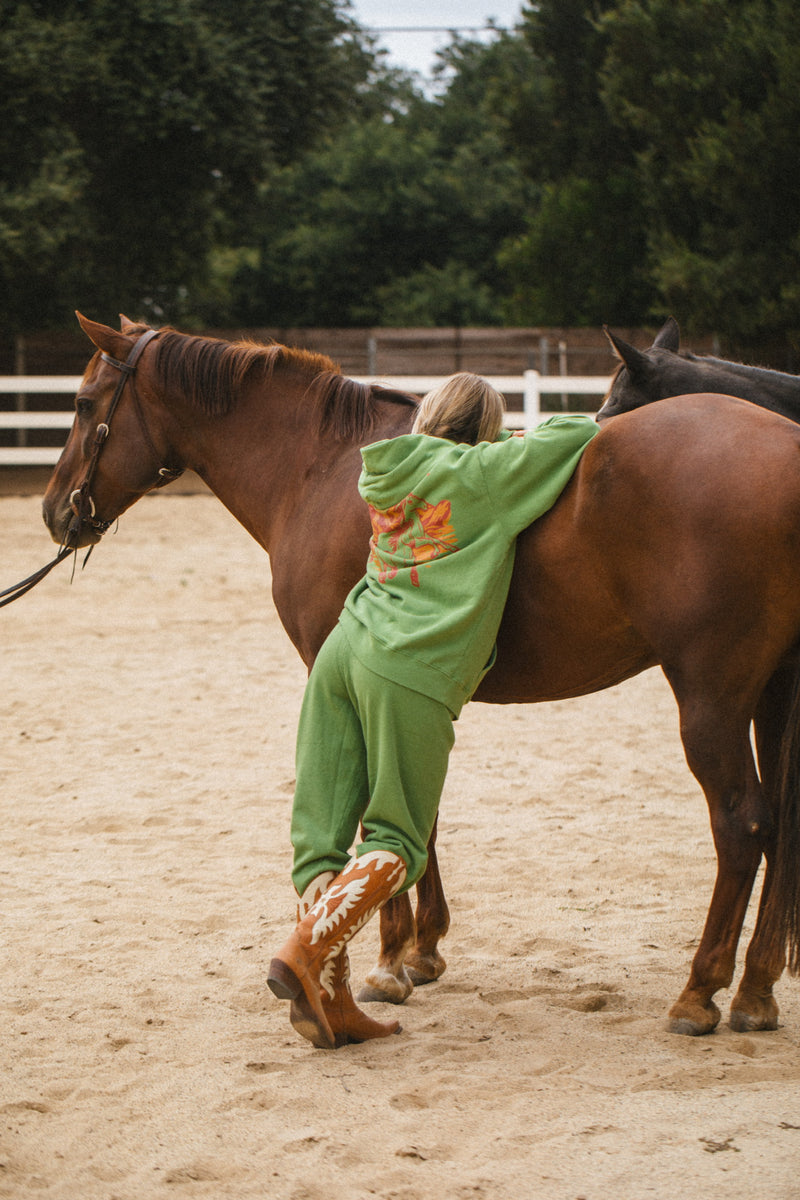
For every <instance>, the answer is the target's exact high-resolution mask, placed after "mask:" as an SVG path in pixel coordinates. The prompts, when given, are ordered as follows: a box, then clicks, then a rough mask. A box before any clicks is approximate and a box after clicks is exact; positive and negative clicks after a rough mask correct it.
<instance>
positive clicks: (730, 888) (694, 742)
mask: <svg viewBox="0 0 800 1200" xmlns="http://www.w3.org/2000/svg"><path fill="white" fill-rule="evenodd" d="M718 694H719V693H718ZM676 696H677V697H678V703H679V706H680V710H681V737H682V739H683V744H684V748H685V750H686V758H687V761H688V763H689V766H690V768H691V770H692V772H693V774H694V775H695V778H696V779H697V780H698V782H699V783H700V785H701V787H702V788H703V791H704V792H705V795H706V800H707V801H708V806H709V813H710V816H711V828H712V832H713V835H714V845H715V848H716V851H717V878H716V882H715V885H714V892H713V895H712V897H711V904H710V907H709V910H708V916H707V918H706V923H705V928H704V929H703V935H702V937H701V939H700V945H699V947H698V949H697V953H696V954H695V956H694V960H693V962H692V968H691V973H690V976H689V981H688V983H687V985H686V987H685V988H684V990H683V992H682V993H681V995H680V996H679V997H678V999H677V1001H676V1002H675V1004H674V1005H673V1006H672V1008H671V1009H670V1028H671V1029H672V1030H673V1031H674V1032H676V1033H686V1034H693V1035H695V1034H703V1033H710V1032H711V1031H712V1030H713V1029H715V1028H716V1026H717V1024H718V1022H719V1019H720V1013H719V1009H718V1008H717V1006H716V1004H715V1003H714V1001H713V996H714V994H715V992H717V991H718V990H719V989H720V988H725V987H728V986H729V985H730V982H731V980H732V978H733V971H734V966H735V962H736V947H737V945H738V942H739V936H740V934H741V930H742V924H743V922H744V917H745V913H746V911H747V905H748V902H749V900H750V893H751V891H752V889H753V883H754V881H755V877H756V872H757V871H758V866H759V863H760V861H761V855H762V851H763V848H764V845H765V831H766V830H768V828H769V825H770V814H769V811H768V809H767V806H766V804H765V801H764V797H763V795H762V791H761V785H760V782H759V780H758V776H757V773H756V769H755V763H754V762H753V756H752V751H751V748H750V739H749V719H748V718H746V717H745V716H743V715H742V714H741V712H740V713H738V714H737V713H731V712H728V713H727V714H726V713H723V712H722V711H721V706H720V705H719V703H712V702H711V701H710V700H709V699H708V698H707V697H703V696H699V697H698V695H697V694H695V696H694V697H693V698H692V697H690V698H687V697H683V698H681V695H680V692H679V690H678V689H676ZM745 711H746V710H745Z"/></svg>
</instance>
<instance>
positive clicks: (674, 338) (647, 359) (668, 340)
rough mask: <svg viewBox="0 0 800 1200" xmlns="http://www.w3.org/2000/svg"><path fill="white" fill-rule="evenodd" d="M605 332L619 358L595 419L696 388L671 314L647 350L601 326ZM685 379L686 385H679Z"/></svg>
mask: <svg viewBox="0 0 800 1200" xmlns="http://www.w3.org/2000/svg"><path fill="white" fill-rule="evenodd" d="M604 329H605V334H606V337H607V338H608V340H609V341H610V342H611V345H612V346H613V348H614V353H615V354H616V356H617V358H618V359H619V360H620V365H619V367H618V368H617V371H616V374H615V375H614V378H613V379H612V381H611V387H610V388H609V390H608V393H607V394H606V397H605V399H604V401H603V406H602V408H601V409H600V411H599V412H598V414H597V420H598V421H604V420H605V419H606V418H607V417H616V416H618V415H619V413H624V412H630V411H631V409H633V408H640V407H641V406H642V405H643V404H650V403H652V401H653V400H664V399H666V397H667V396H680V395H683V394H684V393H685V392H693V391H696V390H697V388H696V387H694V386H692V383H693V380H692V376H691V371H690V369H688V368H687V369H686V371H685V381H684V380H683V376H684V372H683V371H682V364H684V363H685V360H684V359H682V358H681V357H680V355H679V348H680V330H679V328H678V322H677V321H676V320H675V318H674V317H669V318H668V320H667V321H666V322H665V324H664V325H663V326H662V328H661V329H660V330H659V332H658V334H657V336H656V338H655V341H654V342H653V344H652V346H651V347H650V348H649V349H648V350H636V349H635V348H634V347H633V346H630V345H628V343H627V342H625V341H623V340H622V338H620V337H617V336H616V334H614V333H612V332H611V330H610V329H608V327H607V326H604ZM682 382H685V386H682Z"/></svg>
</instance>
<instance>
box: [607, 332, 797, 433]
mask: <svg viewBox="0 0 800 1200" xmlns="http://www.w3.org/2000/svg"><path fill="white" fill-rule="evenodd" d="M606 335H607V337H608V339H609V341H610V342H611V345H612V346H613V347H614V351H615V353H616V355H617V357H618V358H619V359H620V360H621V361H620V366H619V367H618V368H617V373H616V374H615V376H614V378H613V379H612V381H611V387H610V388H609V390H608V393H607V394H606V397H605V400H604V402H603V406H602V408H601V409H600V411H599V412H598V414H597V419H598V421H601V422H602V421H605V420H606V418H607V417H615V416H618V415H619V414H620V413H624V412H630V410H631V409H633V408H641V406H642V405H643V404H651V403H652V402H653V401H654V400H666V399H667V397H668V396H686V395H689V394H691V393H694V394H697V393H699V392H716V393H718V394H721V395H724V396H738V397H740V398H741V399H742V400H749V401H750V403H751V404H757V405H759V406H760V407H761V408H767V409H770V410H771V411H772V412H776V413H779V414H780V415H781V416H783V417H788V419H789V420H790V421H795V422H800V377H798V376H797V375H787V374H786V373H785V372H783V371H772V370H767V369H765V368H763V367H754V366H748V365H747V364H745V363H737V362H728V361H727V360H725V359H722V358H714V357H713V356H710V355H697V354H689V353H687V352H684V351H680V350H679V341H680V332H679V330H678V324H677V322H676V321H675V320H674V318H672V317H670V318H669V320H668V321H667V323H666V324H665V325H664V327H663V329H661V330H660V332H659V334H658V336H657V337H656V339H655V341H654V342H653V344H652V346H651V347H650V348H649V350H635V349H634V348H633V346H629V345H628V343H627V342H624V341H623V340H622V338H619V337H617V336H616V335H615V334H613V333H611V332H610V331H609V330H608V329H606Z"/></svg>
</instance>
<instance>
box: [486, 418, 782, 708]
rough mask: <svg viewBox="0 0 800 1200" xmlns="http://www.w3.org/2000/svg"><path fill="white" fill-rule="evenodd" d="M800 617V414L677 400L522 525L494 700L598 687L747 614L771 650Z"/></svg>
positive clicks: (610, 445)
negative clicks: (798, 417)
mask: <svg viewBox="0 0 800 1200" xmlns="http://www.w3.org/2000/svg"><path fill="white" fill-rule="evenodd" d="M767 623H769V624H770V626H771V634H770V637H767V633H766V629H765V627H766V625H767ZM799 625H800V427H798V426H797V425H795V424H794V423H792V422H789V421H787V420H784V419H783V418H781V417H777V416H775V415H774V414H773V413H770V412H767V411H766V410H763V409H760V408H755V407H754V406H752V405H749V404H747V403H745V402H743V401H738V400H735V399H732V398H730V397H723V396H717V395H691V396H684V397H675V398H672V399H668V400H665V401H663V402H662V403H660V404H656V405H650V406H647V407H645V408H640V409H637V410H635V411H634V412H631V413H627V414H623V415H621V416H619V417H616V418H614V420H613V421H610V422H608V423H607V424H606V425H604V426H603V428H602V430H601V432H600V434H599V435H598V436H597V437H596V438H595V439H594V440H593V441H592V442H591V443H590V444H589V446H588V447H587V450H586V452H585V453H584V455H583V458H582V459H581V462H580V465H579V467H578V470H577V471H576V473H575V476H574V477H573V479H572V481H571V482H570V485H569V487H568V488H567V489H566V490H565V492H564V493H563V495H562V497H561V498H560V500H559V501H558V503H557V504H556V505H555V507H554V508H553V509H552V510H551V511H550V512H549V513H548V514H547V515H546V516H545V517H543V518H541V519H540V520H539V521H538V522H536V524H535V525H534V526H532V527H531V528H530V529H529V530H527V531H526V532H525V534H523V535H522V537H521V538H520V540H519V546H518V552H517V563H516V567H515V574H514V580H513V583H512V591H511V594H510V596H509V604H508V608H507V611H506V616H505V618H504V623H503V627H502V629H501V632H500V638H499V642H498V646H499V650H500V654H499V658H498V664H497V667H496V668H495V670H494V671H493V672H491V673H490V675H489V676H488V677H487V686H486V687H485V689H484V690H483V691H482V692H481V694H480V697H479V698H486V699H491V700H503V699H513V700H525V699H527V700H540V699H556V698H559V697H561V696H569V695H579V694H582V693H587V692H591V691H596V690H598V688H601V687H604V686H607V685H608V684H611V683H616V682H619V681H621V680H622V679H625V678H627V677H629V676H631V675H634V674H637V673H638V672H639V671H641V670H643V669H645V668H646V667H648V666H651V665H653V664H655V663H659V662H660V663H664V662H665V661H669V660H671V659H672V658H674V659H677V658H678V657H679V656H680V655H681V654H682V653H683V651H684V648H685V646H686V645H687V644H688V643H689V641H690V639H691V638H692V637H694V638H695V639H696V640H697V641H698V644H701V643H702V644H703V645H705V644H706V642H710V640H711V639H712V635H714V636H716V637H717V638H718V639H719V641H720V644H721V643H722V641H723V640H724V638H725V637H726V636H728V637H730V636H735V635H736V631H737V630H738V629H740V628H744V627H748V628H750V629H753V630H754V633H753V636H754V638H756V637H758V638H761V641H762V642H764V644H765V651H764V653H765V656H766V658H769V656H770V654H771V653H772V650H771V648H770V647H771V646H772V643H773V642H774V643H775V644H776V645H777V644H778V642H780V641H781V639H783V640H784V641H786V640H791V639H792V637H793V636H796V633H794V632H793V631H795V630H796V629H797V627H798V626H799ZM767 642H769V646H767ZM759 644H760V643H759ZM709 653H711V651H710V650H709ZM765 669H766V668H765Z"/></svg>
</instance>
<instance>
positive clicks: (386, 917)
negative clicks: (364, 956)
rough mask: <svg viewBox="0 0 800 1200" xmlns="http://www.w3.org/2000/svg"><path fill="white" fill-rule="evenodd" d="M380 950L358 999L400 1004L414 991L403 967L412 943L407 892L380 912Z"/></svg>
mask: <svg viewBox="0 0 800 1200" xmlns="http://www.w3.org/2000/svg"><path fill="white" fill-rule="evenodd" d="M380 926H381V949H380V954H379V956H378V962H377V965H376V966H374V967H373V968H372V970H371V971H370V972H369V974H368V975H367V977H366V979H365V981H364V986H363V987H362V989H361V991H360V992H359V993H358V999H359V1000H361V1001H362V1002H363V1001H367V1000H383V1001H388V1002H389V1003H390V1004H402V1003H403V1001H404V1000H406V999H407V998H408V997H409V996H410V995H411V993H412V992H413V990H414V984H413V983H412V982H411V979H410V978H409V975H408V972H407V971H406V969H405V966H404V965H403V964H404V962H405V957H406V954H407V953H408V950H409V948H410V947H411V946H412V945H413V943H414V914H413V912H412V911H411V900H410V899H409V896H408V892H404V893H403V894H402V895H401V896H392V898H391V900H387V901H386V903H385V904H384V906H383V908H382V909H381V911H380Z"/></svg>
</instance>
